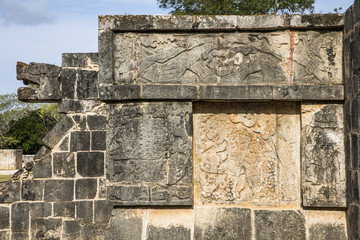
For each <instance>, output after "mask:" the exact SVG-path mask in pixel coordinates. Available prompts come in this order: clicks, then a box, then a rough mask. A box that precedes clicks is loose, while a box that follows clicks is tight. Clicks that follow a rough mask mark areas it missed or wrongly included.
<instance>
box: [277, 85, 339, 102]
mask: <svg viewBox="0 0 360 240" xmlns="http://www.w3.org/2000/svg"><path fill="white" fill-rule="evenodd" d="M273 99H274V100H344V87H343V86H341V85H336V86H320V85H284V86H281V85H278V86H274V88H273Z"/></svg>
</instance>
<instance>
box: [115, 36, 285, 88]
mask: <svg viewBox="0 0 360 240" xmlns="http://www.w3.org/2000/svg"><path fill="white" fill-rule="evenodd" d="M113 44H114V79H115V82H116V83H118V84H128V83H132V84H134V83H143V84H148V83H172V84H174V83H175V84H176V83H182V84H183V83H206V84H214V83H220V84H235V85H236V84H256V83H267V84H274V83H288V82H289V81H290V78H289V72H290V69H289V62H288V61H289V60H288V58H289V52H290V34H289V33H287V32H272V33H216V34H214V33H212V34H205V33H203V34H202V33H193V34H188V33H174V34H172V33H166V34H159V33H118V34H115V36H114V43H113Z"/></svg>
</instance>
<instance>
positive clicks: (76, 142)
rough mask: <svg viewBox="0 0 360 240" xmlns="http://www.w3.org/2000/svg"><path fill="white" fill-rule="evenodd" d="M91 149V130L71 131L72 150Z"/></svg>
mask: <svg viewBox="0 0 360 240" xmlns="http://www.w3.org/2000/svg"><path fill="white" fill-rule="evenodd" d="M89 150H90V132H86V131H75V132H71V137H70V151H71V152H77V151H89Z"/></svg>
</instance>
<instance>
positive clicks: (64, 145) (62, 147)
mask: <svg viewBox="0 0 360 240" xmlns="http://www.w3.org/2000/svg"><path fill="white" fill-rule="evenodd" d="M59 151H64V152H67V151H69V136H66V137H65V138H64V139H63V140H62V141H61V143H60V144H59Z"/></svg>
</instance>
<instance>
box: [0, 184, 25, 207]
mask: <svg viewBox="0 0 360 240" xmlns="http://www.w3.org/2000/svg"><path fill="white" fill-rule="evenodd" d="M19 200H20V182H7V183H4V184H3V185H2V186H1V185H0V203H11V202H16V201H19Z"/></svg>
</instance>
